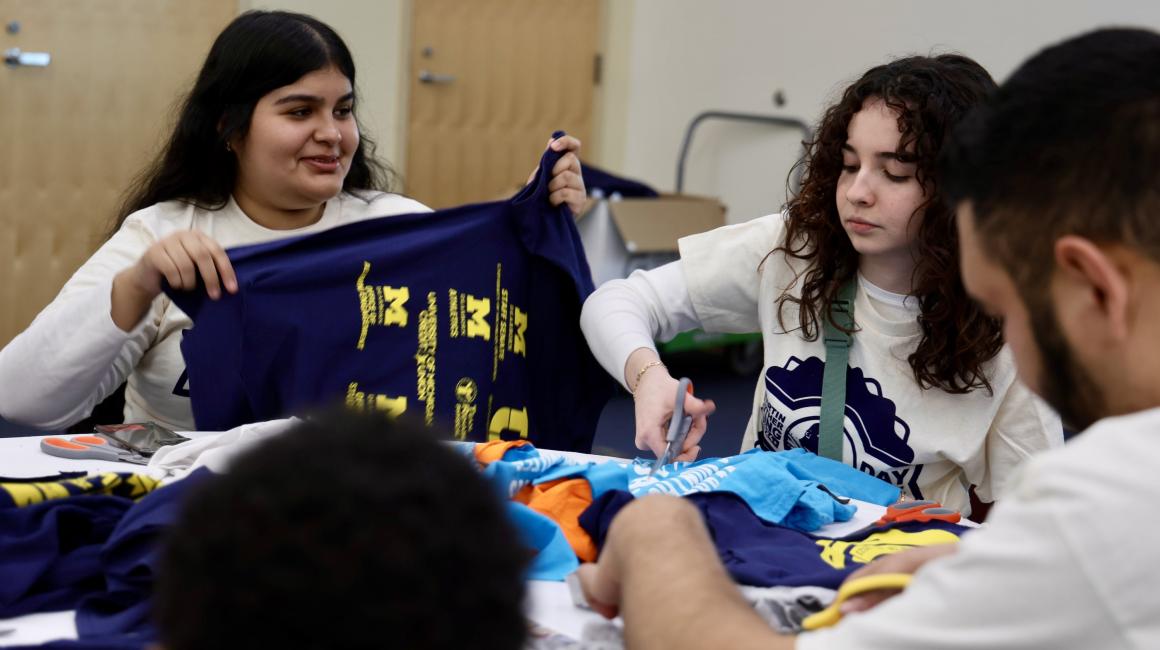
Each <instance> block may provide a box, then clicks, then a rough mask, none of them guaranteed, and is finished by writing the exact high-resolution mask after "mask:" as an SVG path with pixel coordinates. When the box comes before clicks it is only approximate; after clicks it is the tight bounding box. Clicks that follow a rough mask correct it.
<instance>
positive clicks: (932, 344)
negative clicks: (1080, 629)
mask: <svg viewBox="0 0 1160 650" xmlns="http://www.w3.org/2000/svg"><path fill="white" fill-rule="evenodd" d="M994 88H995V82H994V80H993V79H991V76H990V74H988V73H987V71H986V70H984V69H983V67H982V66H980V65H979V64H978V63H976V62H975V61H973V60H971V59H969V58H967V57H965V56H961V55H958V54H943V55H939V56H933V57H925V56H911V57H906V58H902V59H898V60H895V61H892V62H890V63H887V64H885V65H880V66H876V67H874V68H871V69H870V70H869V71H867V72H866V74H864V75H862V77H861V78H860V79H858V80H857V81H855V82H854V83H853V84H851V85H850V87H849V88H847V89H846V91H845V92H844V93H842V98H841V99H840V100H839V101H838V103H837V104H835V105H833V106H831V107H830V108H829V109H828V110H827V111H826V112H825V114H824V115H823V116H822V120H821V123H820V124H819V126H818V128H817V130H816V132H815V136H814V138H813V140H811V141H809V142H805V143H803V145H804V146H805V148H806V155H805V157H804V158H803V159H802V160H801V161H800V162H799V163H798V164H799V165H802V166H803V174H802V186H801V190H800V191H799V192H798V193H797V194H796V195H795V196H793V197H792V198H791V199H790V200H789V202H788V203H787V205H786V239H785V243H784V244H783V245H781V246H779V247H778V248H776V249H774V250H773V251H772V253H777V252H783V253H784V254H785V255H787V256H789V257H792V258H796V259H799V260H804V261H806V262H807V265H806V267H805V269H804V270H803V271H801V273H800V274H799V275H798V280H800V281H801V295H800V297H799V296H794V295H792V294H791V293H790V292H789V291H788V290H787V291H786V292H785V293H784V294H782V296H781V297H780V298H778V305H777V306H778V321H779V323H781V326H782V329H786V326H785V323H784V322H782V312H783V310H784V309H785V306H786V305H787V304H794V305H797V306H798V308H799V318H800V329H801V331H802V335H803V336H804V337H805V338H806V340H810V341H813V340H816V339H817V338H818V335H819V330H820V327H819V321H818V318H819V315H821V314H822V313H823V310H824V313H825V315H826V318H828V319H829V320H830V322H831V323H834V320H833V316H832V314H831V312H830V305H831V304H832V303H833V302H834V300H835V299H836V298H837V294H838V291H839V289H840V288H841V286H842V284H843V283H845V282H846V281H848V280H850V279H851V278H853V277H854V276H855V274H856V273H857V271H858V253H857V251H855V250H854V246H853V244H851V242H850V238H849V236H848V235H847V234H846V232H845V230H844V229H843V228H842V224H841V220H840V218H839V216H838V206H837V203H836V201H835V196H834V195H835V188H836V187H837V183H838V176H839V175H840V174H841V172H842V145H843V144H845V142H846V138H847V134H846V129H847V127H848V126H849V124H850V119H851V118H852V117H853V116H854V114H855V113H857V112H858V111H860V110H862V106H863V104H864V103H865V102H866V101H867V100H869V99H880V100H881V101H883V102H884V103H885V104H886V106H888V107H890V108H891V109H893V110H894V111H895V112H896V114H897V115H898V128H899V130H900V131H901V133H902V137H901V138H900V140H899V145H898V153H899V154H903V155H905V156H906V157H907V159H913V160H914V161H915V162H916V163H917V168H918V169H917V172H916V174H915V177H916V179H917V181H918V182H919V183H920V184H921V185H922V188H923V190H924V191H925V195H926V200H925V201H924V202H923V203H922V205H920V206H919V207H918V209H917V210H916V211H915V215H919V214H921V215H922V223H921V224H920V226H919V231H918V234H917V236H916V240H915V243H914V245H915V250H916V252H917V253H918V259H917V261H916V264H915V267H914V275H913V276H912V281H911V286H912V287H913V291H912V293H913V295H914V296H915V297H917V298H918V301H919V305H920V307H921V311H922V313H921V315H920V316H919V317H918V322H919V326H920V327H921V329H922V340H921V341H920V342H919V344H918V348H917V349H916V350H915V351H914V353H913V354H911V355H910V357H909V358H908V361H909V363H910V367H911V368H912V369H913V371H914V377H915V379H916V380H917V381H918V384H919V386H921V387H922V388H924V389H925V388H935V387H937V388H941V389H943V390H945V391H947V392H949V393H966V392H969V391H971V390H973V389H975V388H986V389H987V390H990V388H991V385H990V382H989V381H988V380H987V377H986V374H985V372H984V369H983V364H984V363H986V362H987V361H988V360H990V359H991V358H993V357H994V356H995V355H996V354H998V353H999V350H1000V348H1001V347H1002V345H1003V340H1002V332H1001V329H1000V323H999V321H998V320H996V319H994V318H991V317H989V316H987V315H986V314H985V313H984V312H983V311H982V310H981V309H980V308H979V307H978V306H977V305H976V304H975V303H974V301H972V300H971V299H970V298H969V297H968V296H967V293H966V290H965V289H964V288H963V283H962V279H961V278H960V277H959V253H958V232H957V230H956V228H955V221H954V213H953V212H952V211H951V210H950V208H948V207H947V205H946V204H945V202H944V201H943V199H942V197H941V192H940V188H939V181H938V177H937V175H936V174H935V170H936V162H937V159H938V155H939V151H940V149H942V146H943V142H944V140H945V139H946V138H947V136H948V135H949V133H950V131H951V129H952V128H953V127H954V125H955V124H957V123H958V122H959V120H961V119H962V118H963V117H964V115H965V114H966V113H967V111H968V110H969V109H970V108H972V107H973V106H974V105H976V104H977V103H979V101H980V100H982V99H983V97H985V96H986V95H987V94H988V93H989V92H990V91H991V90H993V89H994ZM795 284H796V283H795ZM834 325H835V326H838V325H837V323H834Z"/></svg>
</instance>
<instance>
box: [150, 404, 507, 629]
mask: <svg viewBox="0 0 1160 650" xmlns="http://www.w3.org/2000/svg"><path fill="white" fill-rule="evenodd" d="M518 539H519V537H518V535H517V534H516V531H515V529H514V528H513V527H512V525H511V524H510V523H509V521H508V519H507V517H506V514H505V511H504V509H503V504H502V502H501V499H500V497H499V495H498V494H497V492H496V490H495V489H494V488H493V487H492V486H491V485H490V484H488V483H487V482H486V481H485V479H484V478H483V477H482V476H480V475H479V472H478V471H477V470H476V469H475V468H474V467H472V465H471V463H470V462H469V461H468V460H467V459H466V458H464V457H462V456H461V455H460V454H458V453H456V452H455V451H454V450H452V449H450V448H449V447H447V446H445V445H444V444H443V443H440V442H438V441H437V440H436V439H435V438H434V437H433V436H432V435H431V432H430V431H429V430H427V429H425V428H424V427H422V426H420V425H413V424H411V423H408V422H406V421H388V420H386V419H385V418H381V417H378V416H372V415H357V414H352V413H345V412H334V413H329V414H326V415H325V416H320V417H318V418H315V419H313V420H311V421H306V422H303V423H302V424H300V425H298V426H296V427H295V428H294V429H293V430H291V431H289V432H287V433H286V434H285V435H284V436H279V437H277V438H275V439H272V440H270V441H268V442H266V443H264V444H262V445H261V446H259V447H257V448H256V449H254V450H252V451H250V452H248V453H246V454H244V455H243V456H241V457H239V458H238V460H237V461H236V462H235V463H234V464H233V465H232V466H231V469H230V471H229V473H227V474H224V475H222V476H220V477H214V478H213V479H211V480H208V481H206V482H205V483H204V484H203V485H200V486H198V487H196V488H194V489H193V490H192V491H191V492H190V494H189V495H188V498H187V500H186V501H185V503H184V506H183V511H182V514H181V517H180V519H179V520H178V522H177V524H176V525H175V526H174V527H173V529H172V530H171V532H170V534H169V535H168V538H167V539H166V542H165V546H164V550H163V552H162V559H161V569H160V575H159V578H158V583H157V590H156V593H155V601H154V610H155V617H156V621H157V624H158V631H159V636H160V639H161V643H162V645H163V646H164V647H165V648H166V649H167V650H194V649H199V650H202V649H205V648H228V647H234V648H372V647H373V648H391V647H398V648H427V649H436V648H447V649H451V648H484V649H495V650H516V649H517V648H520V647H521V646H522V645H523V643H524V640H525V637H526V636H527V623H526V621H525V618H524V616H523V612H522V604H523V599H524V593H525V585H524V569H525V567H526V565H527V562H528V560H529V559H530V555H529V552H528V551H527V550H526V549H524V548H523V547H521V546H520V544H519V542H518Z"/></svg>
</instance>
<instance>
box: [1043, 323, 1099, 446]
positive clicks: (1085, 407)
mask: <svg viewBox="0 0 1160 650" xmlns="http://www.w3.org/2000/svg"><path fill="white" fill-rule="evenodd" d="M1036 303H1037V304H1034V305H1032V304H1031V303H1028V305H1027V306H1028V311H1029V312H1030V317H1031V325H1032V327H1033V328H1034V331H1033V332H1032V334H1033V336H1032V338H1033V339H1034V340H1035V346H1036V347H1037V348H1038V349H1039V358H1040V366H1041V367H1040V377H1039V386H1040V391H1041V393H1042V394H1041V397H1043V399H1044V400H1045V401H1046V402H1047V403H1048V404H1050V405H1051V406H1052V408H1054V409H1055V410H1056V411H1058V412H1059V417H1060V419H1062V420H1063V426H1064V429H1065V430H1067V431H1068V433H1073V434H1074V433H1079V432H1081V431H1083V430H1084V429H1086V428H1088V427H1089V426H1091V425H1092V424H1094V423H1095V422H1096V420H1099V419H1100V418H1103V417H1105V416H1106V415H1108V410H1107V404H1106V402H1105V400H1104V394H1103V391H1102V390H1101V389H1100V387H1099V385H1098V384H1096V382H1095V381H1093V380H1092V378H1091V375H1090V374H1089V373H1088V372H1087V370H1085V369H1084V368H1083V367H1082V366H1081V365H1080V364H1079V363H1078V362H1077V361H1076V359H1075V357H1074V356H1073V355H1072V353H1071V348H1070V347H1068V344H1067V339H1065V338H1064V336H1063V330H1062V329H1061V328H1060V326H1059V320H1058V319H1057V318H1056V316H1055V310H1054V309H1052V308H1051V305H1050V304H1049V303H1048V301H1043V300H1037V301H1036ZM1038 303H1043V304H1038Z"/></svg>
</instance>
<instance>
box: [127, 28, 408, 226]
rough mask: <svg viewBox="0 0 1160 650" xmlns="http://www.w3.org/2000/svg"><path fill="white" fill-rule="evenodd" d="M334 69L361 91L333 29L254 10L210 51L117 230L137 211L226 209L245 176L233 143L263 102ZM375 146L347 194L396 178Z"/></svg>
mask: <svg viewBox="0 0 1160 650" xmlns="http://www.w3.org/2000/svg"><path fill="white" fill-rule="evenodd" d="M331 66H333V67H335V68H337V69H338V70H339V71H340V72H342V74H343V75H345V76H346V77H347V78H348V79H350V83H351V86H352V87H354V86H355V69H354V60H353V58H352V57H351V54H350V50H349V49H348V48H347V46H346V44H345V43H343V41H342V38H341V37H339V35H338V34H337V33H336V32H335V31H334V30H333V29H331V28H330V27H329V26H328V25H326V24H325V23H323V22H321V21H319V20H317V19H315V18H313V17H311V16H307V15H304V14H296V13H291V12H286V11H248V12H246V13H244V14H242V15H240V16H238V17H237V18H235V19H234V20H233V22H231V23H230V24H229V25H227V26H226V28H225V29H224V30H222V33H221V34H219V35H218V37H217V39H216V40H215V41H214V43H213V46H212V47H211V48H210V51H209V54H208V55H207V56H206V59H205V63H204V64H202V67H201V72H199V73H198V76H197V81H196V82H194V85H193V88H192V89H191V90H190V91H189V95H188V96H187V97H186V98H185V101H184V103H183V104H182V106H181V108H180V110H179V111H178V116H177V123H176V124H175V125H174V127H173V132H172V134H171V135H170V136H169V141H168V143H167V144H166V145H165V148H164V149H163V150H162V151H161V153H160V154H159V155H158V157H157V159H156V160H155V161H154V162H153V163H152V164H151V165H150V166H149V168H147V169H146V170H145V171H144V172H143V173H142V174H141V175H140V176H139V177H138V178H137V180H136V181H135V182H134V184H133V186H132V187H130V189H129V191H128V192H127V194H126V198H125V200H124V202H123V204H122V206H121V208H120V210H119V212H118V214H117V218H116V221H115V224H114V226H113V229H112V232H115V231H116V229H117V228H119V227H120V226H121V224H122V223H123V222H124V221H125V218H126V217H127V216H129V215H130V214H132V213H133V212H136V211H137V210H141V209H144V208H147V207H149V206H151V205H153V204H155V203H161V202H163V201H171V200H182V201H186V202H189V203H191V204H193V205H196V206H198V207H200V208H203V209H209V210H214V209H218V208H221V207H222V206H224V205H225V204H226V202H227V201H228V200H229V197H230V194H231V193H232V192H233V190H234V186H235V185H236V183H237V175H238V166H237V159H236V158H235V156H234V154H233V153H231V152H230V151H228V150H227V149H226V143H228V142H230V141H231V140H233V139H234V138H236V137H244V136H245V135H246V133H247V131H248V130H249V126H250V118H251V117H252V116H253V112H254V106H255V105H256V104H257V103H258V100H259V99H261V98H262V97H263V96H265V95H266V94H267V93H269V92H271V91H272V90H275V89H277V88H281V87H282V86H287V85H290V84H292V83H294V82H295V81H297V80H298V79H301V78H302V77H303V76H304V75H306V74H309V73H311V72H314V71H316V70H322V69H325V68H327V67H331ZM359 130H360V132H361V131H362V129H361V128H360V129H359ZM374 148H375V144H374V141H373V140H371V139H370V138H368V137H367V136H366V135H365V133H364V134H363V135H362V136H361V137H360V140H359V145H358V148H357V149H356V150H355V152H354V156H353V158H352V160H351V164H350V170H349V171H348V172H347V175H346V178H345V180H344V182H343V190H345V191H348V192H349V191H352V190H379V191H386V190H387V189H388V187H389V178H390V176H391V172H390V170H389V169H388V168H387V167H386V166H385V165H383V164H382V163H380V162H378V161H377V160H376V159H375V157H374Z"/></svg>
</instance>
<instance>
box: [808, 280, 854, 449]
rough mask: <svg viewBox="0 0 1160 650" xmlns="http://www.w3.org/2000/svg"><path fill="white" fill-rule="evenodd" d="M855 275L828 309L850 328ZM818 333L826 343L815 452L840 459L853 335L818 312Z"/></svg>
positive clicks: (835, 317) (852, 321) (839, 321)
mask: <svg viewBox="0 0 1160 650" xmlns="http://www.w3.org/2000/svg"><path fill="white" fill-rule="evenodd" d="M857 290H858V280H857V278H851V279H850V280H849V281H847V282H846V283H845V284H843V285H842V288H841V289H839V290H838V298H837V299H836V300H834V302H833V305H832V309H833V314H834V320H835V321H836V322H837V323H838V325H841V326H842V327H844V328H846V329H848V330H852V329H854V294H855V293H856V292H857ZM822 337H823V340H824V341H825V344H826V366H825V371H824V372H823V373H822V409H821V410H822V412H821V417H820V418H819V421H818V455H819V456H822V457H825V458H830V459H832V460H836V461H838V462H842V445H843V442H844V438H845V434H844V432H843V429H844V428H845V420H846V366H847V365H848V362H849V359H850V345H851V344H852V343H853V342H854V337H853V336H852V335H851V334H849V333H847V332H843V331H842V330H840V329H838V328H837V327H834V325H833V324H831V323H830V319H829V318H826V317H825V315H824V314H823V316H822Z"/></svg>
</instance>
